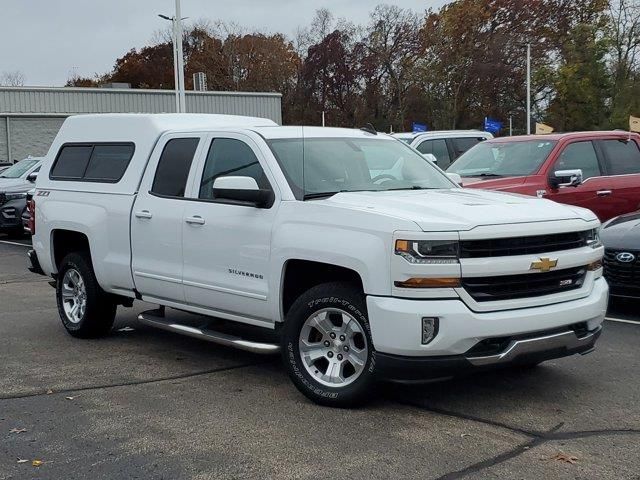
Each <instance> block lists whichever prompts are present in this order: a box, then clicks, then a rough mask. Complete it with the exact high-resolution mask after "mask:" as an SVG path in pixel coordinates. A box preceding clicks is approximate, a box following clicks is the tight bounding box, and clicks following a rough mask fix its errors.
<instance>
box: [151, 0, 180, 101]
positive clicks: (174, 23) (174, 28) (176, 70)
mask: <svg viewBox="0 0 640 480" xmlns="http://www.w3.org/2000/svg"><path fill="white" fill-rule="evenodd" d="M158 16H159V17H160V18H162V19H164V20H170V21H171V32H172V39H173V42H172V43H173V78H174V82H175V90H176V112H178V113H185V112H186V111H187V104H186V99H185V87H184V54H183V51H182V20H184V18H182V17H181V16H180V0H176V15H175V16H174V17H168V16H167V15H160V14H159V15H158ZM185 18H186V17H185Z"/></svg>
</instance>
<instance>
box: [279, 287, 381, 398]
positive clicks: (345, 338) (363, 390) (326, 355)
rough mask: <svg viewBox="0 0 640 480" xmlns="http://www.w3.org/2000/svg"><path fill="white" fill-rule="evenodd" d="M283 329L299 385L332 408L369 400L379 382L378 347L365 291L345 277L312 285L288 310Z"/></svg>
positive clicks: (285, 350) (288, 365) (284, 344)
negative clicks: (339, 280)
mask: <svg viewBox="0 0 640 480" xmlns="http://www.w3.org/2000/svg"><path fill="white" fill-rule="evenodd" d="M282 333H283V335H282V351H283V359H284V363H285V366H286V368H287V370H288V373H289V376H290V377H291V379H292V381H293V383H294V384H295V386H296V387H297V388H298V390H300V391H301V392H302V393H303V394H304V395H306V396H307V397H308V398H310V399H311V400H313V401H314V402H316V403H319V404H321V405H326V406H331V407H352V406H355V405H358V404H360V403H363V402H364V400H365V399H366V398H367V396H368V394H369V393H370V392H371V389H372V388H373V386H374V384H375V350H374V348H373V342H372V340H371V331H370V328H369V322H368V320H367V310H366V304H365V299H364V295H363V294H362V292H360V291H359V290H358V289H357V288H356V287H354V286H353V285H351V284H349V283H342V282H336V283H326V284H322V285H318V286H316V287H313V288H311V289H310V290H308V291H307V292H305V293H304V294H303V295H301V296H300V298H298V299H297V300H296V301H295V303H294V304H293V306H292V307H291V309H290V310H289V313H288V314H287V318H286V322H285V325H284V327H283V332H282Z"/></svg>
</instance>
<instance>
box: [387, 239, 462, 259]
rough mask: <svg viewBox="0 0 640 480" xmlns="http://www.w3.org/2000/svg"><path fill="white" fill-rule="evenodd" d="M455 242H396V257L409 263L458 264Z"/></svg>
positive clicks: (457, 250) (456, 244)
mask: <svg viewBox="0 0 640 480" xmlns="http://www.w3.org/2000/svg"><path fill="white" fill-rule="evenodd" d="M458 252H459V244H458V242H457V241H456V240H396V251H395V253H396V255H400V256H401V257H403V258H404V259H405V260H407V261H408V262H410V263H426V264H447V263H458Z"/></svg>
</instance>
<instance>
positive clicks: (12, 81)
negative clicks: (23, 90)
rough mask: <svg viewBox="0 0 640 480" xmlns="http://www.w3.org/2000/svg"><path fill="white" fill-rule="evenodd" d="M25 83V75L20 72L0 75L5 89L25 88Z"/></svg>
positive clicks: (0, 80) (1, 83)
mask: <svg viewBox="0 0 640 480" xmlns="http://www.w3.org/2000/svg"><path fill="white" fill-rule="evenodd" d="M24 82H25V76H24V73H22V72H21V71H19V70H15V71H13V72H2V74H0V85H2V86H3V87H22V86H24Z"/></svg>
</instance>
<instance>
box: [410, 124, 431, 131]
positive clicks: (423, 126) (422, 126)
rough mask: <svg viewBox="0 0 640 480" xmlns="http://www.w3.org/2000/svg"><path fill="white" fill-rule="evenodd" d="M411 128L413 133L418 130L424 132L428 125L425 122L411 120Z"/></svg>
mask: <svg viewBox="0 0 640 480" xmlns="http://www.w3.org/2000/svg"><path fill="white" fill-rule="evenodd" d="M411 128H412V129H413V132H414V133H418V132H426V131H428V130H429V127H428V126H427V124H426V123H416V122H413V124H412V125H411Z"/></svg>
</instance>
